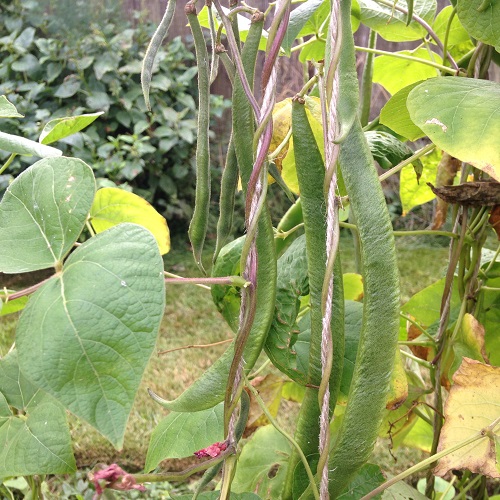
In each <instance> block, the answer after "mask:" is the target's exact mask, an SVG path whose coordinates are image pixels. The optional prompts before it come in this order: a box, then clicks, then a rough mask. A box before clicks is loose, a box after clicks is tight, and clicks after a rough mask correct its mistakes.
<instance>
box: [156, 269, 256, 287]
mask: <svg viewBox="0 0 500 500" xmlns="http://www.w3.org/2000/svg"><path fill="white" fill-rule="evenodd" d="M164 274H167V273H165V272H164ZM165 283H170V284H178V283H190V284H195V285H202V284H209V285H231V286H237V287H242V288H246V287H247V286H249V285H250V282H248V281H246V280H245V279H244V278H242V277H241V276H223V277H220V278H182V277H175V278H165Z"/></svg>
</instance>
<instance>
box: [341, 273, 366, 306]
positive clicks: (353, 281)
mask: <svg viewBox="0 0 500 500" xmlns="http://www.w3.org/2000/svg"><path fill="white" fill-rule="evenodd" d="M342 278H343V282H344V299H345V300H355V301H356V302H361V301H362V300H363V294H364V291H363V276H361V274H356V273H344V274H343V276H342Z"/></svg>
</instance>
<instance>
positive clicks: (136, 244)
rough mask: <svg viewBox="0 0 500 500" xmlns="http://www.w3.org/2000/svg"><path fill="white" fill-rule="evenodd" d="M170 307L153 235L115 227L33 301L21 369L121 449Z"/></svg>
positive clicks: (84, 248) (24, 326)
mask: <svg viewBox="0 0 500 500" xmlns="http://www.w3.org/2000/svg"><path fill="white" fill-rule="evenodd" d="M164 304H165V285H164V279H163V262H162V258H161V255H160V253H159V251H158V245H157V244H156V241H155V240H154V238H153V236H152V234H151V233H150V232H149V231H147V230H146V229H144V228H142V227H140V226H137V225H135V224H121V225H119V226H115V227H112V228H111V229H108V230H107V231H105V232H103V233H101V234H98V235H97V236H95V237H94V238H91V239H90V240H87V241H86V242H85V243H84V244H83V245H81V246H80V247H78V248H77V249H76V250H75V251H74V252H73V253H72V254H71V255H70V256H69V257H68V259H67V260H66V261H65V263H64V266H63V268H62V271H61V272H60V273H58V274H57V275H56V276H54V277H53V278H52V279H51V280H49V281H48V282H47V283H45V284H44V285H43V286H42V287H41V288H39V289H38V290H37V292H36V293H35V294H34V295H33V296H32V297H31V299H30V301H29V302H28V305H27V306H26V308H25V309H24V311H23V313H22V314H21V317H20V319H19V324H18V328H17V333H16V344H17V348H18V351H19V354H18V356H19V364H20V367H21V370H22V371H23V373H25V374H26V376H27V377H29V379H30V380H32V381H33V382H34V383H35V384H36V385H37V386H39V387H41V388H42V389H44V390H46V391H47V392H48V393H49V394H51V395H53V396H54V397H55V398H56V399H58V400H59V401H60V402H61V403H63V405H64V406H65V407H66V408H67V409H68V410H70V411H71V412H73V413H74V414H75V415H76V416H78V417H80V418H82V419H84V420H86V421H87V422H89V423H90V424H91V425H93V426H94V427H95V428H96V429H97V430H98V431H99V432H101V434H103V435H104V436H105V437H106V438H108V439H109V440H110V441H111V442H112V443H113V445H114V446H115V447H117V448H121V446H122V444H123V435H124V432H125V426H126V424H127V419H128V416H129V413H130V410H131V408H132V404H133V401H134V398H135V395H136V392H137V389H138V387H139V383H140V380H141V377H142V374H143V372H144V369H145V367H146V364H147V362H148V360H149V357H150V356H151V353H152V351H153V349H154V346H155V341H156V336H157V333H158V328H159V325H160V321H161V318H162V315H163V309H164Z"/></svg>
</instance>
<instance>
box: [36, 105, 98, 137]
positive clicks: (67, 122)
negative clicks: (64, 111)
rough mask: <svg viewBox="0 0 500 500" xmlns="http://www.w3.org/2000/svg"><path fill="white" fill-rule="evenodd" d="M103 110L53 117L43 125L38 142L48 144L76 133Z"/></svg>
mask: <svg viewBox="0 0 500 500" xmlns="http://www.w3.org/2000/svg"><path fill="white" fill-rule="evenodd" d="M103 113H104V111H99V112H98V113H91V114H88V115H78V116H65V117H64V118H54V119H53V120H50V121H49V122H48V123H47V125H45V127H43V130H42V133H41V134H40V138H39V139H38V140H39V142H40V144H50V143H52V142H55V141H59V140H60V139H64V138H65V137H68V136H70V135H73V134H76V133H77V132H79V131H80V130H83V129H84V128H85V127H88V126H89V125H90V124H91V123H92V122H93V121H94V120H95V119H96V118H98V117H99V116H101V115H102V114H103Z"/></svg>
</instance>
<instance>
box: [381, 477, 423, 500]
mask: <svg viewBox="0 0 500 500" xmlns="http://www.w3.org/2000/svg"><path fill="white" fill-rule="evenodd" d="M426 498H427V497H426V496H425V495H422V493H420V492H419V491H418V490H416V489H415V488H413V486H410V485H409V484H407V483H405V482H404V481H399V482H397V483H396V484H393V485H392V486H391V487H390V488H387V489H386V490H385V491H384V493H383V494H382V500H425V499H426Z"/></svg>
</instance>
